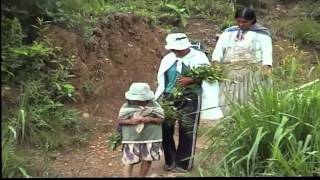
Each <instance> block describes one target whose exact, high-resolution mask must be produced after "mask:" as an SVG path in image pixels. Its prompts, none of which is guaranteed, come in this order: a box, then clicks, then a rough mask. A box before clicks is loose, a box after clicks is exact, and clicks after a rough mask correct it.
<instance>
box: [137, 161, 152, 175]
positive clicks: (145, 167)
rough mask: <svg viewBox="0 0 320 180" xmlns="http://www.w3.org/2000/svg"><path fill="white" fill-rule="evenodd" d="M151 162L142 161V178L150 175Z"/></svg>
mask: <svg viewBox="0 0 320 180" xmlns="http://www.w3.org/2000/svg"><path fill="white" fill-rule="evenodd" d="M151 162H152V161H142V162H141V166H140V176H141V177H145V176H146V175H147V174H148V172H149V169H150V167H151Z"/></svg>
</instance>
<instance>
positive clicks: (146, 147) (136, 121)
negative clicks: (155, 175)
mask: <svg viewBox="0 0 320 180" xmlns="http://www.w3.org/2000/svg"><path fill="white" fill-rule="evenodd" d="M125 97H126V100H127V102H126V103H124V104H123V105H122V107H121V109H120V111H119V115H118V119H119V121H118V122H119V125H120V127H121V135H122V141H121V142H122V152H123V156H122V162H123V163H124V164H125V168H124V175H125V176H131V175H132V170H133V166H134V165H135V164H137V163H139V162H142V163H141V167H140V176H146V175H147V173H148V171H149V169H150V166H151V163H152V161H159V160H160V155H161V153H162V127H161V122H162V121H163V118H164V112H163V109H162V108H161V106H160V104H158V103H157V102H156V101H154V93H153V92H152V91H151V90H150V87H149V85H148V84H147V83H133V84H132V85H131V86H130V88H129V91H127V92H126V94H125Z"/></svg>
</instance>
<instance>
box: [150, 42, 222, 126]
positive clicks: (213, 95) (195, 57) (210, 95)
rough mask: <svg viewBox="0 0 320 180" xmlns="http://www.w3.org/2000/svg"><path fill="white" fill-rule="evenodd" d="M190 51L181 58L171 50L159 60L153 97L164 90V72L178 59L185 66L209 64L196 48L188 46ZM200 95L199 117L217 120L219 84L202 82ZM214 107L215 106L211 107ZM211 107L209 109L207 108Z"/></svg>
mask: <svg viewBox="0 0 320 180" xmlns="http://www.w3.org/2000/svg"><path fill="white" fill-rule="evenodd" d="M190 49H191V51H190V52H189V53H188V54H187V55H186V56H184V57H183V58H181V59H180V58H177V57H176V55H175V54H174V53H173V52H171V53H169V54H167V55H166V56H165V57H163V59H162V60H161V63H160V67H159V71H158V75H157V80H158V88H157V90H156V92H155V99H158V98H159V97H160V96H161V95H162V93H163V92H164V90H165V72H166V71H167V70H168V69H169V68H170V67H171V66H172V65H173V64H174V63H175V62H176V60H177V59H179V60H180V61H181V62H182V63H184V64H185V65H186V66H190V67H192V68H193V67H197V66H200V65H205V64H206V65H210V62H209V60H208V58H207V56H206V55H205V54H204V53H203V52H200V51H198V50H195V49H193V48H190ZM201 87H202V90H203V91H202V96H201V99H202V100H201V110H204V111H201V115H200V118H201V119H209V120H217V119H219V118H222V117H223V114H222V111H221V109H220V107H217V106H218V104H219V84H218V83H208V82H206V81H203V82H202V85H201ZM213 107H216V108H213ZM207 108H211V109H207Z"/></svg>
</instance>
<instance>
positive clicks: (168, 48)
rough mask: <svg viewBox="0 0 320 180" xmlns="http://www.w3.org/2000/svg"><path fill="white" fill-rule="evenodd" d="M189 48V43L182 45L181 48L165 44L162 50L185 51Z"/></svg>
mask: <svg viewBox="0 0 320 180" xmlns="http://www.w3.org/2000/svg"><path fill="white" fill-rule="evenodd" d="M189 47H191V43H188V44H184V45H183V46H177V45H170V44H167V45H165V47H164V48H165V49H166V50H171V49H174V50H185V49H188V48H189Z"/></svg>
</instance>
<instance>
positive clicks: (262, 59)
mask: <svg viewBox="0 0 320 180" xmlns="http://www.w3.org/2000/svg"><path fill="white" fill-rule="evenodd" d="M235 21H236V24H237V25H236V26H232V27H229V28H227V29H225V30H224V32H223V33H222V34H221V36H220V37H219V40H218V42H217V44H216V47H215V49H214V51H213V54H212V61H213V63H215V62H220V63H223V64H225V77H226V78H227V79H229V80H231V81H228V82H222V83H221V84H220V103H219V104H220V105H226V104H229V103H230V102H245V101H247V100H248V97H249V95H250V94H251V93H252V91H253V90H254V89H256V88H255V87H256V86H255V85H257V84H258V85H268V86H269V85H270V81H271V80H270V78H269V77H270V75H271V67H272V40H271V34H270V32H269V30H268V29H267V28H265V27H263V26H261V25H259V24H257V19H256V14H255V12H254V11H253V10H252V9H250V8H242V9H239V10H237V11H236V13H235ZM222 110H223V112H224V114H228V113H229V107H228V106H225V107H222Z"/></svg>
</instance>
